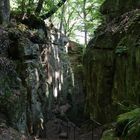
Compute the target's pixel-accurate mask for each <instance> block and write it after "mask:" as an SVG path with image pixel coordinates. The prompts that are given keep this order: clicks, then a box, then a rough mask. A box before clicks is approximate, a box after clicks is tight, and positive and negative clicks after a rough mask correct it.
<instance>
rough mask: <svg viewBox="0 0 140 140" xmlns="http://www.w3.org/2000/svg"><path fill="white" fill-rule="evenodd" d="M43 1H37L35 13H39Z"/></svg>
mask: <svg viewBox="0 0 140 140" xmlns="http://www.w3.org/2000/svg"><path fill="white" fill-rule="evenodd" d="M43 2H44V0H39V1H38V4H37V7H36V9H35V13H36V14H38V15H39V14H40V12H41V9H42V7H43Z"/></svg>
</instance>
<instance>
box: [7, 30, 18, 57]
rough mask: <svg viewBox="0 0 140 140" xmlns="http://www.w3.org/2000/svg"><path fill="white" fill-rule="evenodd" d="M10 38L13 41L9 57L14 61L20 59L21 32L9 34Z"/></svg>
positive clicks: (9, 49)
mask: <svg viewBox="0 0 140 140" xmlns="http://www.w3.org/2000/svg"><path fill="white" fill-rule="evenodd" d="M8 36H9V38H10V40H11V42H10V46H9V48H8V57H9V58H11V59H13V60H18V59H19V52H18V39H19V38H20V36H21V34H20V33H19V32H17V33H16V32H12V31H10V32H8Z"/></svg>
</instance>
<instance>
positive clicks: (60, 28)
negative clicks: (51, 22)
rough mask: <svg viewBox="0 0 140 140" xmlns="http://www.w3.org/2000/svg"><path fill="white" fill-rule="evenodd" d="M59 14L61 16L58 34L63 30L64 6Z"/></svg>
mask: <svg viewBox="0 0 140 140" xmlns="http://www.w3.org/2000/svg"><path fill="white" fill-rule="evenodd" d="M61 13H62V14H61V21H60V27H59V30H60V32H62V30H63V22H64V14H65V6H64V5H63V7H62V11H61Z"/></svg>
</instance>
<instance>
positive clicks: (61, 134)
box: [36, 119, 103, 140]
mask: <svg viewBox="0 0 140 140" xmlns="http://www.w3.org/2000/svg"><path fill="white" fill-rule="evenodd" d="M46 126H47V127H46V135H47V138H45V139H36V140H100V139H101V135H102V130H103V128H102V127H97V128H95V129H93V131H91V130H86V129H88V128H87V126H86V128H84V127H82V128H78V127H75V126H74V124H73V123H71V122H68V123H67V122H63V121H62V120H59V119H58V120H51V121H48V123H47V125H46Z"/></svg>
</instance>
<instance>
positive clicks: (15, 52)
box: [0, 22, 82, 140]
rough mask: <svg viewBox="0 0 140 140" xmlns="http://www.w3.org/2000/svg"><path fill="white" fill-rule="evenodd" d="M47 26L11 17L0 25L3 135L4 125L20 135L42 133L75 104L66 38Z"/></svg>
mask: <svg viewBox="0 0 140 140" xmlns="http://www.w3.org/2000/svg"><path fill="white" fill-rule="evenodd" d="M43 28H44V27H43ZM45 29H46V30H45V31H44V30H43V29H42V28H31V27H30V26H26V25H24V24H21V23H12V22H11V23H9V24H8V26H7V27H4V26H0V126H2V129H1V133H0V137H1V138H2V139H3V140H4V139H6V137H7V136H6V135H5V134H4V129H3V127H4V128H7V126H8V127H9V126H11V127H12V128H14V129H16V130H18V131H19V132H21V134H24V135H37V136H38V135H40V136H42V137H46V131H45V128H46V122H47V121H48V120H50V119H55V118H56V116H60V117H61V115H62V116H66V115H65V114H66V112H67V110H68V109H70V108H72V106H73V105H74V102H75V97H76V96H75V95H74V94H75V93H74V90H73V89H74V86H75V85H74V79H75V77H74V73H73V69H72V66H71V62H70V61H69V56H68V54H67V53H66V46H65V45H66V44H67V43H68V38H67V37H66V36H64V35H63V34H61V33H60V32H59V31H58V30H56V29H55V28H53V29H50V28H49V27H45ZM79 81H80V80H79ZM76 86H77V88H78V90H81V89H82V88H81V87H78V86H82V85H80V84H77V85H76ZM79 92H80V91H79ZM72 96H73V97H72ZM77 110H78V109H76V110H74V111H75V112H77ZM71 114H73V110H71V111H70V113H69V116H71ZM3 116H4V117H3ZM9 131H10V130H7V132H9ZM13 133H14V134H16V133H17V132H15V130H14V131H12V134H13ZM12 134H11V135H12ZM21 134H18V136H17V137H18V138H19V137H20V135H21ZM13 137H15V136H13ZM15 138H16V137H15ZM18 138H17V139H18Z"/></svg>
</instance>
